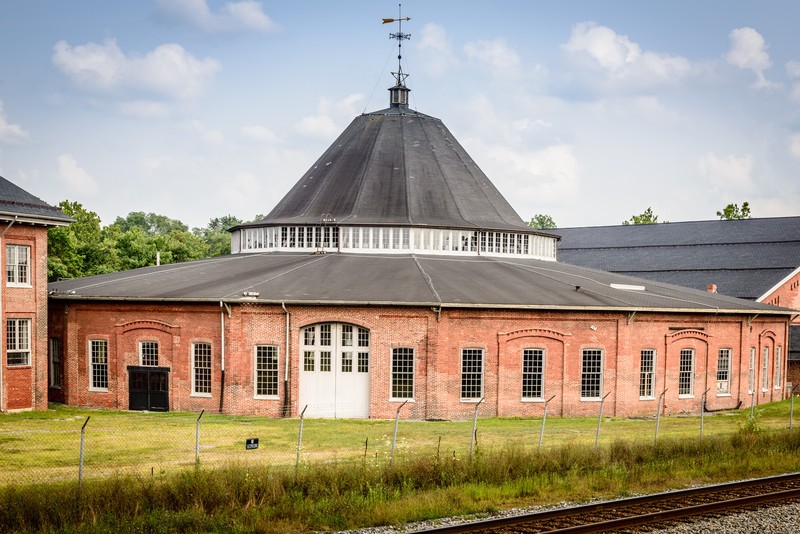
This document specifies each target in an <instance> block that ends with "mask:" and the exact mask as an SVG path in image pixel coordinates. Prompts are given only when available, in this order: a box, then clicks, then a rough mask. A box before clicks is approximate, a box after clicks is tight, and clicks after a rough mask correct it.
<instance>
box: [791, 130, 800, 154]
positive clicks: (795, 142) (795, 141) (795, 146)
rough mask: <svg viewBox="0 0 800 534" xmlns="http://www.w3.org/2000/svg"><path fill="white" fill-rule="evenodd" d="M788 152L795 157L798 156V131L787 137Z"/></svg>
mask: <svg viewBox="0 0 800 534" xmlns="http://www.w3.org/2000/svg"><path fill="white" fill-rule="evenodd" d="M789 154H791V155H792V156H793V157H795V158H800V133H797V134H794V135H792V136H791V137H789Z"/></svg>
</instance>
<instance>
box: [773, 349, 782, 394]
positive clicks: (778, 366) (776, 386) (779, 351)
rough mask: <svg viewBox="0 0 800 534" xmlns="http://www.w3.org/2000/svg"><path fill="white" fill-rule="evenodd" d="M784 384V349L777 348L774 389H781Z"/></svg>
mask: <svg viewBox="0 0 800 534" xmlns="http://www.w3.org/2000/svg"><path fill="white" fill-rule="evenodd" d="M781 382H783V347H782V346H781V345H778V346H777V347H775V376H774V377H773V379H772V388H773V389H780V388H781V385H782V384H781Z"/></svg>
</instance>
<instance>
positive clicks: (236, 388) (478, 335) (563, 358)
mask: <svg viewBox="0 0 800 534" xmlns="http://www.w3.org/2000/svg"><path fill="white" fill-rule="evenodd" d="M229 306H230V308H229V310H228V308H226V307H220V305H219V303H213V304H168V303H159V304H147V303H121V302H80V301H71V302H70V301H65V300H55V299H54V300H52V301H51V306H50V335H51V336H57V337H58V336H60V337H63V343H62V344H63V347H64V361H65V375H64V380H63V387H62V393H63V400H64V402H67V403H69V404H75V405H81V406H98V407H109V408H119V409H127V408H128V391H129V386H130V384H129V383H128V372H127V368H128V366H135V365H139V360H138V358H139V356H138V343H139V342H140V341H142V340H154V341H158V342H159V346H160V347H162V349H163V350H162V354H161V355H160V358H161V359H160V361H159V366H163V367H168V368H169V369H170V372H169V398H170V409H172V410H189V411H199V410H201V409H205V410H207V411H211V412H216V411H218V410H219V407H220V395H221V393H223V391H222V388H223V384H222V350H221V342H222V332H221V322H222V321H223V320H224V325H225V326H224V328H225V330H224V337H225V376H224V399H223V411H224V412H225V413H234V414H253V415H265V416H274V417H278V416H280V415H281V414H282V412H283V409H284V403H286V405H288V406H289V410H290V414H291V415H297V413H298V412H299V411H300V410H301V409H302V407H301V406H299V404H298V399H299V398H300V393H301V392H300V389H299V388H300V380H299V379H298V377H299V373H300V365H302V358H301V355H300V354H299V351H300V342H301V337H300V335H301V329H302V328H303V327H305V326H309V325H313V324H316V323H322V322H337V323H347V324H353V325H357V326H360V327H362V328H366V329H368V330H369V331H370V348H369V350H370V359H371V361H370V375H369V379H370V386H369V399H370V407H369V413H370V416H371V417H375V418H389V417H394V415H395V411H396V409H397V408H398V406H400V404H401V402H402V401H394V400H391V399H390V392H391V354H392V349H393V348H396V347H408V348H413V349H414V352H415V369H414V388H415V394H414V399H413V401H412V402H410V403H409V404H408V405H407V406H406V407H405V408H404V410H403V412H402V415H403V417H409V418H414V419H444V418H465V417H469V416H470V415H471V413H472V411H473V409H474V406H475V403H474V400H473V401H469V402H464V401H462V399H461V351H462V349H482V350H483V354H484V360H483V375H482V386H483V394H484V401H483V402H482V403H481V404H480V406H479V412H480V414H481V415H484V416H493V415H499V416H538V415H541V413H542V411H543V408H544V402H543V400H546V399H549V398H550V397H551V396H554V398H553V400H552V401H551V403H550V404H549V405H548V413H549V414H552V415H564V416H567V415H569V416H572V415H576V416H578V415H594V414H596V413H597V411H598V409H599V401H598V400H597V399H592V400H585V399H583V400H582V399H581V395H580V392H581V380H582V369H581V351H583V350H584V349H598V350H601V351H602V356H603V373H602V393H603V395H605V394H607V393H608V396H607V398H606V400H605V403H604V413H606V414H608V415H616V416H637V415H652V414H655V412H656V410H657V409H658V408H657V406H658V397H659V395H660V394H661V393H662V392H663V391H664V389H665V388H666V392H665V394H664V411H665V412H666V413H697V412H699V410H700V408H701V396H702V394H703V392H704V391H705V390H706V389H708V398H707V407H708V408H709V409H723V408H733V407H735V406H737V404H739V403H740V402H741V403H742V404H743V405H745V406H749V402H750V400H749V399H750V395H749V388H748V379H749V372H750V367H749V363H750V362H749V354H750V349H751V347H752V348H754V349H755V350H756V366H755V367H756V368H755V380H756V384H757V385H758V387H757V388H756V399H755V400H756V402H757V403H763V402H769V401H772V400H777V399H779V398H781V397H782V394H783V382H784V380H785V377H786V356H785V354H786V348H785V347H786V331H787V328H788V318H787V317H783V318H770V317H768V316H758V317H756V318H752V317H743V316H732V317H729V316H722V315H712V314H709V315H701V314H697V315H691V314H652V313H651V314H647V313H638V314H626V313H612V312H546V311H532V310H481V309H444V310H441V311H438V310H433V309H430V308H412V307H381V306H374V307H366V306H364V307H348V306H341V307H333V306H331V307H325V306H294V305H290V306H287V311H288V314H289V320H290V328H289V334H290V341H289V346H288V357H289V373H288V378H289V380H288V383H287V384H286V386H288V389H284V377H285V370H286V369H285V359H286V356H287V352H286V351H287V347H286V312H284V310H283V309H282V308H281V306H274V305H260V304H255V303H252V304H249V303H248V304H230V305H229ZM90 339H105V340H107V341H108V346H109V368H110V371H109V387H108V391H90V388H89V365H88V341H89V340H90ZM193 342H206V343H210V344H211V346H212V362H213V363H212V393H211V396H210V397H209V396H193V395H192V394H191V391H192V388H191V346H192V343H193ZM259 344H265V345H274V346H276V347H278V351H279V366H278V367H279V372H278V376H279V395H278V398H268V399H263V398H256V396H255V389H254V388H255V386H254V373H255V370H254V347H255V345H259ZM778 346H781V347H782V350H783V353H784V356H783V360H782V362H781V370H780V373H779V375H780V376H779V377H778V378H779V383H778V384H775V383H774V380H775V370H774V358H775V352H776V347H778ZM525 348H540V349H544V351H545V362H544V363H545V365H544V368H545V372H544V395H543V397H544V398H543V399H540V400H523V399H522V388H521V384H522V351H523V350H524V349H525ZM765 348H766V349H767V354H768V357H769V358H770V360H769V362H770V364H769V366H768V368H767V371H768V372H767V375H768V376H767V387H766V388H765V389H764V390H763V391H762V388H761V364H760V362H761V357H762V355H763V350H764V349H765ZM643 349H652V350H654V351H655V383H654V389H653V395H652V396H651V397H650V398H645V399H642V398H640V396H639V393H640V390H639V383H640V365H639V363H640V355H641V351H642V350H643ZM686 349H691V350H693V355H694V358H693V364H694V368H693V372H692V373H691V379H690V383H691V391H690V394H686V395H680V394H679V389H678V383H679V378H680V369H679V362H680V352H681V350H686ZM720 349H730V351H731V362H730V381H729V383H730V388H729V391H728V392H718V391H717V363H718V356H719V350H720ZM776 386H777V387H776Z"/></svg>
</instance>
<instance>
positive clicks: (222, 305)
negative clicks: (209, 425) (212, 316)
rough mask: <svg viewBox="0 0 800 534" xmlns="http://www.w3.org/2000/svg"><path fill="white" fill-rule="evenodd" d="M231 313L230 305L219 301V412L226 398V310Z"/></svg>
mask: <svg viewBox="0 0 800 534" xmlns="http://www.w3.org/2000/svg"><path fill="white" fill-rule="evenodd" d="M226 311H227V312H228V316H230V314H231V308H230V306H228V305H226V304H225V303H224V302H222V301H219V332H220V336H219V337H220V367H221V374H220V380H219V413H222V406H223V402H224V400H225V312H226Z"/></svg>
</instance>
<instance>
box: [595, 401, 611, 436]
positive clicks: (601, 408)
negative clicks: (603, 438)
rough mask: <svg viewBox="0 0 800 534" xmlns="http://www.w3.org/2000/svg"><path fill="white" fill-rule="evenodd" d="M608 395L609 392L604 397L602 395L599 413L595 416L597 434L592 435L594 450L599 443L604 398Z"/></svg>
mask: <svg viewBox="0 0 800 534" xmlns="http://www.w3.org/2000/svg"><path fill="white" fill-rule="evenodd" d="M609 395H611V392H610V391H609V392H608V393H606V394H605V395H603V398H602V399H600V413H599V414H598V416H597V432H596V433H595V435H594V448H595V449H596V448H597V442H598V441H600V423H601V422H602V421H603V403H604V402H606V397H608V396H609Z"/></svg>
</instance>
